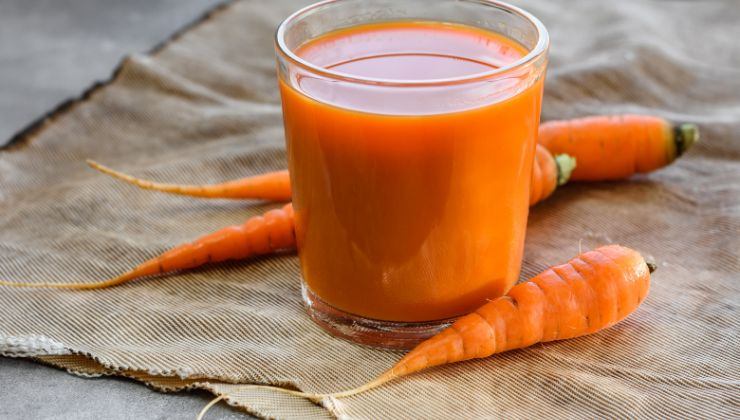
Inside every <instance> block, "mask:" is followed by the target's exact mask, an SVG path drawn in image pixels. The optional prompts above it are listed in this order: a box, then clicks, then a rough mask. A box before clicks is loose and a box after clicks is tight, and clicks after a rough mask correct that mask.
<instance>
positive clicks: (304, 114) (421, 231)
mask: <svg viewBox="0 0 740 420" xmlns="http://www.w3.org/2000/svg"><path fill="white" fill-rule="evenodd" d="M383 25H385V26H383ZM358 28H359V29H358ZM363 28H364V29H363ZM353 31H354V32H353ZM363 31H364V32H363ZM373 31H375V32H373ZM378 31H379V32H378ZM384 31H385V32H384ZM377 33H381V35H377ZM337 34H338V35H337ZM399 34H400V35H399ZM373 37H375V38H373ZM368 40H370V41H368ZM384 43H385V44H384ZM468 43H469V44H468ZM548 45H549V41H548V35H547V32H546V30H545V28H544V26H543V25H542V23H540V22H539V21H538V20H537V19H536V18H535V17H533V16H532V15H530V14H529V13H527V12H525V11H523V10H521V9H519V8H516V7H513V6H510V5H507V4H505V3H502V2H498V1H488V0H330V1H324V2H321V3H317V4H315V5H312V6H309V7H306V8H304V9H302V10H300V11H298V12H296V13H294V14H293V15H291V16H290V17H288V18H287V19H286V20H285V21H284V22H283V23H282V24H281V25H280V26H279V28H278V30H277V35H276V50H277V61H278V76H279V84H280V90H281V97H282V103H283V116H284V123H285V135H286V144H287V150H288V160H289V168H290V174H291V182H292V187H293V206H294V209H295V214H296V237H297V241H298V253H299V256H300V261H301V271H302V288H303V289H302V290H303V298H304V300H305V303H306V305H307V308H308V312H309V315H310V316H311V317H312V318H313V319H314V320H315V321H316V322H317V323H318V324H319V325H321V326H322V327H324V328H325V329H326V330H328V331H330V332H331V333H332V334H334V335H336V336H340V337H343V338H347V339H349V340H352V341H355V342H359V343H363V344H368V345H373V346H381V347H392V348H408V347H411V346H413V345H415V344H416V343H418V342H419V341H420V340H422V339H425V338H427V337H429V336H430V335H433V334H434V333H436V332H438V331H439V330H441V329H442V328H444V327H446V326H447V325H449V323H450V322H451V321H453V320H454V319H455V318H456V317H459V316H461V315H463V314H466V313H469V312H471V311H472V310H475V309H476V308H477V307H478V306H480V305H482V304H484V303H485V302H486V300H487V299H492V298H496V297H498V296H501V295H503V294H505V293H506V292H507V291H508V290H509V288H511V286H512V285H513V284H514V283H515V282H516V280H517V279H518V276H519V270H520V266H521V258H522V250H523V244H524V235H525V229H526V223H527V215H528V210H529V183H530V177H531V173H532V163H533V157H534V147H535V141H536V135H537V129H538V124H539V116H540V107H541V98H542V86H543V80H544V74H545V68H546V65H547V49H548ZM494 46H495V48H494ZM481 48H483V49H482V50H481V51H483V52H484V54H483V56H477V55H476V54H478V53H477V52H475V51H478V49H481ZM485 48H488V50H486V49H485ZM353 49H354V50H353ZM396 49H398V51H396ZM489 50H490V51H494V52H495V54H496V57H499V58H501V60H499V62H493V61H495V60H493V61H491V60H489V58H487V57H485V54H487V53H485V52H486V51H489ZM348 51H349V52H350V54H357V57H354V56H351V57H349V60H347V58H348V57H346V56H343V54H344V55H346V54H347V52H348ZM353 51H354V52H353ZM460 51H474V52H475V53H470V55H471V56H470V57H468V56H466V57H458V55H460V54H461V53H460ZM373 54H375V55H373ZM366 55H367V56H368V57H370V56H372V57H371V58H373V59H375V58H378V57H380V59H382V60H386V59H390V60H396V59H401V60H412V61H410V62H413V63H415V64H413V65H411V67H409V66H408V65H406V66H405V67H403V69H404V71H405V72H406V73H405V74H404V75H401V76H399V75H398V74H385V73H384V72H386V71H389V70H388V68H390V67H387V66H383V65H379V66H374V67H372V66H371V67H367V68H365V69H362V71H354V70H353V69H355V68H359V67H356V65H359V66H362V65H364V64H363V62H362V60H364V59H365V58H366V57H365V56H366ZM398 57H400V58H398ZM332 60H334V61H337V60H339V61H341V60H344V61H342V62H341V63H338V62H333V61H332ZM489 61H490V62H489ZM352 66H355V67H352ZM414 66H416V67H414ZM471 66H472V67H471ZM475 66H483V67H481V68H480V69H479V70H478V71H475V70H471V69H474V68H476V67H475ZM417 68H418V74H416V73H415V70H416V69H417ZM365 70H367V71H365ZM458 70H459V74H458V73H456V72H457V71H458ZM409 71H411V74H409Z"/></svg>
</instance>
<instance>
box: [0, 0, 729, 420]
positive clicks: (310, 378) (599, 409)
mask: <svg viewBox="0 0 740 420" xmlns="http://www.w3.org/2000/svg"><path fill="white" fill-rule="evenodd" d="M518 3H519V4H521V5H523V6H525V7H526V8H527V9H529V10H530V11H531V12H533V13H534V14H535V15H537V16H539V17H541V18H542V19H543V21H544V22H545V24H546V25H547V26H548V28H549V30H550V33H551V35H552V53H551V57H552V60H551V65H550V70H549V74H548V79H547V87H546V94H545V101H544V111H543V116H544V118H545V119H552V118H566V117H576V116H582V115H589V114H606V113H621V112H635V113H651V114H657V115H662V116H665V117H667V118H670V119H673V120H678V121H691V122H696V123H698V124H699V125H700V126H701V129H702V132H703V139H702V141H701V142H700V143H699V144H698V145H697V146H695V148H694V149H693V150H691V151H690V152H689V153H688V155H686V156H684V157H683V158H681V159H680V160H679V161H677V162H676V163H675V164H674V165H672V166H671V167H669V168H666V169H664V170H662V171H659V172H656V173H654V174H650V175H649V176H641V177H637V178H635V179H633V180H631V181H629V182H614V183H594V184H588V185H583V184H581V185H575V184H574V185H569V186H566V187H564V188H562V189H561V190H559V191H557V192H556V194H555V195H554V196H553V197H552V198H550V199H549V200H547V201H546V202H544V203H542V204H541V205H538V206H537V207H535V208H534V209H533V210H532V211H531V215H530V221H529V226H528V236H527V243H526V256H525V262H524V270H523V273H522V278H526V277H529V276H532V275H534V274H536V273H538V272H539V271H541V270H542V269H544V268H545V267H547V266H549V265H551V264H556V263H561V262H565V261H567V260H568V259H569V258H570V257H572V256H574V255H575V254H576V253H577V252H578V250H579V246H580V247H583V248H584V249H587V248H592V247H594V246H597V245H600V244H604V243H610V242H616V243H621V244H624V245H627V246H630V247H633V248H635V249H638V250H639V251H641V252H642V253H643V254H644V255H646V256H648V257H650V258H652V259H654V260H655V261H657V262H658V264H659V269H658V271H657V273H655V275H654V276H653V279H654V280H653V285H652V290H651V293H650V296H649V297H648V299H647V301H646V302H645V304H644V305H643V306H642V307H641V308H639V309H638V311H637V312H636V313H635V314H634V315H633V316H631V317H630V318H629V319H627V320H626V321H624V322H623V323H621V324H619V325H617V326H615V327H614V328H611V329H609V330H607V331H604V332H601V333H599V334H596V335H593V336H588V337H582V338H578V339H574V340H568V341H563V342H556V343H549V344H546V345H536V346H534V347H532V348H529V349H525V350H521V351H514V352H510V353H507V354H502V355H498V356H495V357H491V358H489V359H487V360H477V361H471V362H466V363H460V364H456V365H454V366H445V367H441V368H437V369H433V370H430V371H428V372H425V373H421V374H417V375H413V376H411V377H408V378H405V379H403V380H398V381H395V382H393V383H390V384H388V385H386V386H383V387H381V388H378V389H377V390H374V391H372V392H368V393H366V394H363V395H359V396H357V397H354V398H350V399H343V400H339V401H335V402H328V403H327V404H325V406H320V405H316V404H313V403H311V402H308V401H305V400H302V399H300V398H296V397H291V396H286V395H282V394H278V393H274V392H270V391H248V392H247V391H239V390H238V387H237V385H235V384H240V383H262V384H278V385H282V386H286V387H291V388H297V389H302V390H306V391H312V392H325V391H337V390H343V389H347V388H350V387H353V386H355V385H358V384H360V383H363V382H365V381H367V380H369V379H372V378H373V377H375V376H376V375H377V374H379V373H380V372H382V371H384V370H385V369H387V368H388V367H390V366H391V365H392V364H393V363H394V361H396V360H397V359H398V358H399V356H400V353H398V352H391V351H381V350H374V349H369V348H365V347H361V346H357V345H353V344H350V343H348V342H345V341H342V340H338V339H334V338H332V337H330V336H329V335H328V334H326V333H325V332H323V331H322V330H321V329H320V328H319V327H317V326H316V325H314V324H313V322H311V321H310V320H309V319H308V317H307V316H306V315H305V313H304V310H303V308H302V304H301V299H300V291H299V270H298V261H297V258H296V257H295V256H293V255H279V256H274V257H268V258H261V259H257V260H251V261H243V262H235V263H229V264H222V265H217V266H210V267H206V268H203V269H199V270H195V271H190V272H187V273H182V274H175V275H167V276H163V277H160V278H156V279H146V280H142V281H136V282H132V283H130V284H126V285H123V286H120V287H116V288H112V289H107V290H100V291H93V292H78V291H59V290H37V289H12V288H0V353H2V354H4V355H6V356H17V357H32V358H35V359H36V360H39V361H41V362H43V363H47V364H51V365H54V366H58V367H61V368H64V369H67V370H69V371H70V372H71V373H75V374H81V375H100V374H104V375H123V376H128V377H131V378H134V379H137V380H139V381H142V382H144V383H146V384H148V385H150V386H152V387H153V388H156V389H159V390H165V391H177V390H182V389H187V388H204V389H209V390H211V391H213V392H214V393H221V394H228V395H229V398H228V400H229V402H230V403H232V404H235V405H239V406H241V407H243V408H245V409H246V410H248V411H250V412H252V413H254V414H256V415H260V416H265V417H277V418H289V417H292V418H324V417H331V416H334V417H343V416H346V417H351V418H440V419H442V418H450V417H464V418H482V417H506V418H532V417H569V418H597V417H630V418H633V417H655V418H665V417H714V418H720V417H724V418H729V417H738V416H739V415H740V410H739V408H738V405H739V395H740V352H739V350H740V348H739V347H740V346H738V343H739V339H738V326H739V325H740V323H739V321H738V316H737V313H738V300H739V296H740V294H739V293H738V292H739V290H738V289H739V288H740V286H739V284H740V281H739V280H740V278H739V277H740V274H739V273H740V257H739V256H738V252H739V251H740V240H739V239H738V237H739V235H738V234H739V233H740V163H739V160H740V142H739V140H738V134H737V133H740V70H739V69H740V48H738V45H737V40H738V39H740V29H739V28H740V26H739V25H737V22H739V21H740V5H738V4H737V3H736V2H732V1H724V2H722V1H715V2H678V1H677V2H670V1H660V2H659V1H654V2H645V1H621V2H608V3H607V2H590V1H577V2H568V3H567V6H565V7H564V6H563V5H560V4H553V3H552V2H549V1H546V0H530V1H522V2H518ZM303 4H305V2H298V1H281V0H272V1H269V2H262V1H244V2H237V3H233V4H230V5H227V6H224V7H221V8H218V9H217V10H215V11H213V12H212V13H211V14H209V15H208V16H206V17H205V18H203V19H202V20H200V21H199V22H198V23H197V24H194V25H193V26H191V27H190V28H188V29H187V30H185V31H183V32H181V33H180V34H178V35H177V36H175V37H173V38H172V39H171V40H169V41H167V42H165V43H164V44H162V45H161V46H160V47H158V48H157V49H155V50H154V51H153V52H152V53H150V54H145V55H133V56H131V57H129V58H127V59H126V60H124V62H123V63H122V64H121V66H120V67H119V68H118V69H117V70H116V72H115V73H114V76H113V77H112V79H111V80H110V81H109V82H107V83H104V84H102V85H100V86H96V87H94V88H92V89H91V90H89V91H88V92H86V93H85V94H84V96H82V97H81V98H80V99H79V100H76V101H74V102H71V103H69V104H67V105H66V106H64V107H62V108H60V109H59V110H57V111H56V112H54V113H52V114H50V115H49V116H48V117H47V118H45V119H43V120H40V121H39V122H38V123H37V124H35V125H34V126H32V127H31V128H29V129H28V130H26V131H24V132H23V133H21V134H19V135H18V136H17V137H16V138H15V139H14V141H13V142H12V144H11V145H10V146H8V147H6V148H4V149H2V150H0V278H2V279H5V280H16V281H74V280H78V281H88V280H89V281H93V280H97V279H101V278H105V277H108V276H113V275H115V274H117V273H120V272H122V271H124V270H126V269H128V268H130V267H131V266H133V265H135V264H136V263H138V262H140V261H142V260H144V259H146V258H149V257H152V256H154V255H156V254H157V253H159V252H162V251H164V250H166V249H167V248H169V247H171V246H172V245H174V244H179V243H181V242H185V241H188V240H191V239H193V238H195V237H197V236H199V235H201V234H203V233H206V232H210V231H213V230H216V229H218V228H220V227H223V226H227V225H231V224H237V223H241V222H242V221H244V220H245V219H246V218H247V217H249V216H252V215H256V214H259V213H261V212H263V211H265V210H266V209H268V208H270V207H274V206H275V205H273V204H265V203H261V202H256V201H243V202H237V201H226V200H224V201H220V200H216V201H203V200H196V199H188V198H183V197H173V196H168V195H162V194H156V193H151V192H146V191H140V190H137V189H135V188H132V187H130V186H128V185H124V184H122V183H120V182H117V181H114V180H111V179H109V178H108V177H105V176H102V175H100V174H98V173H95V172H93V171H91V170H89V169H88V168H87V167H86V166H85V164H84V159H85V158H93V159H96V160H98V161H100V162H102V163H105V164H109V165H111V166H114V167H115V168H117V169H121V170H124V171H126V172H129V173H133V174H136V175H139V176H143V177H147V178H154V179H158V180H169V181H180V182H189V183H205V182H214V181H219V180H227V179H231V178H237V177H242V176H246V175H249V174H257V173H260V172H263V171H267V170H273V169H278V168H284V167H285V165H286V162H285V156H284V143H283V130H282V122H281V114H280V102H279V95H278V91H277V87H276V80H275V63H274V55H273V54H274V53H273V40H272V36H273V32H274V29H275V27H276V25H277V24H278V22H279V21H280V20H281V19H282V18H284V17H285V16H287V15H288V14H289V13H290V12H291V11H293V10H295V9H296V8H298V7H300V6H302V5H303ZM82 64H84V63H82ZM194 414H195V413H194Z"/></svg>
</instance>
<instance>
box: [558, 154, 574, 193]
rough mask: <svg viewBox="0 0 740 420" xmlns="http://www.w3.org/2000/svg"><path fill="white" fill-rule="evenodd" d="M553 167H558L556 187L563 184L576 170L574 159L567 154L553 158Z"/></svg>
mask: <svg viewBox="0 0 740 420" xmlns="http://www.w3.org/2000/svg"><path fill="white" fill-rule="evenodd" d="M555 165H556V166H557V167H558V186H560V185H563V184H565V183H566V182H568V180H569V179H570V175H571V174H572V173H573V170H574V169H576V165H577V163H576V158H574V157H573V156H571V155H568V154H565V153H563V154H560V155H557V156H555Z"/></svg>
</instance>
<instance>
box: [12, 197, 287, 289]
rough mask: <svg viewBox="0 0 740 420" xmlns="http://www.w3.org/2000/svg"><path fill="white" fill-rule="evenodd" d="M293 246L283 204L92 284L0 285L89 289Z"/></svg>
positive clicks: (21, 283) (19, 283) (285, 208)
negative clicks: (281, 206)
mask: <svg viewBox="0 0 740 420" xmlns="http://www.w3.org/2000/svg"><path fill="white" fill-rule="evenodd" d="M294 247H295V226H294V216H293V206H292V205H291V204H286V205H285V206H284V207H283V208H282V209H274V210H270V211H268V212H266V213H265V214H264V215H262V216H256V217H252V218H250V219H249V220H247V221H246V222H245V223H244V224H241V225H236V226H229V227H226V228H223V229H221V230H218V231H216V232H214V233H211V234H210V235H206V236H203V237H201V238H199V239H197V240H195V241H193V242H191V243H187V244H184V245H180V246H178V247H175V248H173V249H171V250H169V251H167V252H165V253H164V254H162V255H160V256H158V257H156V258H152V259H150V260H148V261H145V262H144V263H142V264H140V265H138V266H136V267H135V268H133V269H132V270H130V271H127V272H126V273H123V274H121V275H120V276H117V277H114V278H112V279H108V280H104V281H98V282H91V283H83V282H80V283H23V282H11V281H3V280H0V286H12V287H35V288H56V289H77V290H92V289H102V288H105V287H111V286H116V285H119V284H122V283H126V282H128V281H131V280H134V279H138V278H141V277H147V276H154V275H159V274H163V273H169V272H172V271H179V270H186V269H190V268H195V267H198V266H201V265H203V264H206V263H211V262H221V261H226V260H234V259H243V258H249V257H253V256H257V255H264V254H270V253H273V252H276V251H280V250H286V249H292V248H294Z"/></svg>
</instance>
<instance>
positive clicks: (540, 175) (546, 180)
mask: <svg viewBox="0 0 740 420" xmlns="http://www.w3.org/2000/svg"><path fill="white" fill-rule="evenodd" d="M87 163H88V165H90V167H92V168H93V169H96V170H98V171H100V172H103V173H104V174H106V175H110V176H112V177H114V178H117V179H120V180H122V181H125V182H128V183H129V184H132V185H135V186H137V187H140V188H144V189H148V190H154V191H160V192H166V193H172V194H179V195H188V196H194V197H207V198H256V199H266V200H276V201H284V200H290V176H289V174H288V171H277V172H270V173H266V174H263V175H258V176H253V177H247V178H241V179H236V180H233V181H229V182H225V183H223V184H213V185H179V184H163V183H158V182H153V181H149V180H145V179H141V178H136V177H133V176H131V175H128V174H125V173H123V172H119V171H116V170H114V169H111V168H108V167H106V166H103V165H101V164H99V163H97V162H95V161H92V160H88V161H87ZM575 166H576V162H575V160H574V159H573V158H572V157H570V156H568V155H565V154H563V155H558V156H555V157H553V156H552V155H551V154H550V152H548V151H547V150H546V149H545V148H544V147H542V146H539V145H538V146H537V151H536V155H535V164H534V168H533V171H534V173H533V174H532V182H531V187H530V203H529V204H530V205H534V204H536V203H538V202H540V201H542V200H544V199H545V198H547V197H548V196H550V195H551V194H552V193H553V191H555V188H557V187H558V186H559V185H563V184H565V183H566V182H568V178H569V177H570V173H571V172H572V171H573V168H574V167H575Z"/></svg>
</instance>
